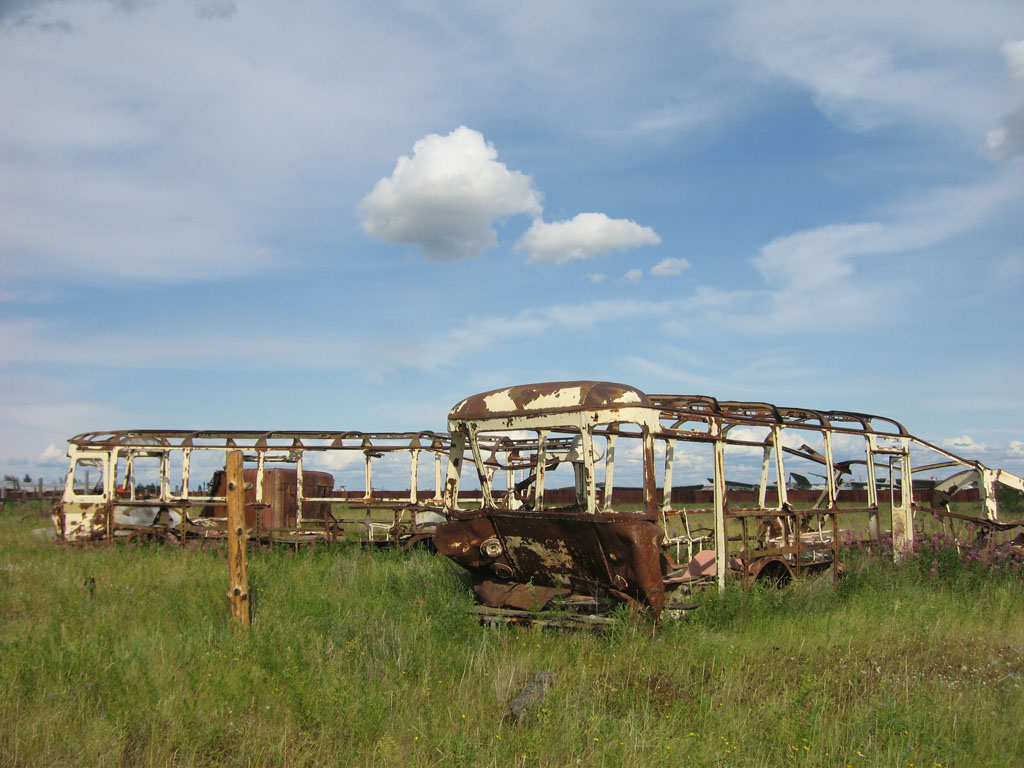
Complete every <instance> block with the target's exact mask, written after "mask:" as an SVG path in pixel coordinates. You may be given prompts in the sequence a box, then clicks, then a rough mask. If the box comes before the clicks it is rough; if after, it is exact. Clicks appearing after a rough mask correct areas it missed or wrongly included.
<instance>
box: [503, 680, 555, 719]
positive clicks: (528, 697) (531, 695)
mask: <svg viewBox="0 0 1024 768" xmlns="http://www.w3.org/2000/svg"><path fill="white" fill-rule="evenodd" d="M554 682H555V673H554V671H553V670H550V669H545V670H544V671H543V672H538V673H537V674H535V675H534V676H533V677H532V678H530V680H529V682H527V684H526V685H525V686H523V690H521V691H520V692H519V693H518V694H516V697H515V698H514V699H512V701H510V702H509V703H508V714H506V715H505V720H511V721H512V722H514V723H518V722H519V720H520V718H522V716H523V714H524V713H525V712H526V710H527V709H529V708H530V707H531V706H533V705H534V704H537V703H539V702H540V700H541V699H543V698H544V696H545V695H546V694H547V692H548V689H549V688H551V686H552V685H553V684H554Z"/></svg>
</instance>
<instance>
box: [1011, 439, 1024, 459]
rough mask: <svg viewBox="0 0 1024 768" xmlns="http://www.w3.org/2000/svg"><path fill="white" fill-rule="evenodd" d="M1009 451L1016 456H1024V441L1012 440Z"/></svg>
mask: <svg viewBox="0 0 1024 768" xmlns="http://www.w3.org/2000/svg"><path fill="white" fill-rule="evenodd" d="M1008 453H1009V454H1010V455H1011V456H1013V457H1014V458H1024V441H1021V440H1011V441H1010V449H1009V451H1008Z"/></svg>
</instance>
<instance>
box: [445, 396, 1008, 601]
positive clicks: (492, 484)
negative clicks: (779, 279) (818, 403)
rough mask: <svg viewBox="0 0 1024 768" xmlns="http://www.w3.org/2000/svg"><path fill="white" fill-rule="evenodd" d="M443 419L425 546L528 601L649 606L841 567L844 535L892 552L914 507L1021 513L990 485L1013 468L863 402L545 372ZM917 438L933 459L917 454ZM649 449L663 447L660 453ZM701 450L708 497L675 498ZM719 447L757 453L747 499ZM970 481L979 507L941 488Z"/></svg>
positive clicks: (946, 520) (486, 585) (484, 597)
mask: <svg viewBox="0 0 1024 768" xmlns="http://www.w3.org/2000/svg"><path fill="white" fill-rule="evenodd" d="M449 434H450V436H451V440H452V443H451V452H450V457H449V464H448V471H447V474H446V478H445V488H444V509H445V512H446V514H447V516H448V518H449V521H448V522H446V523H443V524H442V525H440V526H439V527H438V529H437V531H436V532H435V536H434V541H435V545H436V546H437V548H438V550H439V551H440V552H442V553H444V554H446V555H448V556H449V557H451V558H452V559H454V560H455V561H456V562H458V563H460V564H461V565H463V566H464V567H465V568H467V569H468V570H469V571H470V572H471V573H472V574H473V577H474V582H475V591H476V593H477V596H478V598H479V599H480V600H481V602H483V603H485V604H486V605H489V606H491V607H494V608H513V609H524V608H528V607H529V608H539V607H542V606H543V605H545V604H546V603H547V602H548V601H550V600H552V599H553V598H555V597H559V596H562V597H564V596H565V595H566V593H569V594H570V595H572V594H576V595H579V594H581V593H582V594H584V595H589V597H590V598H591V599H597V598H599V597H602V596H610V597H612V598H615V599H619V600H625V601H627V602H631V603H635V604H637V605H640V606H642V607H644V608H646V609H648V610H650V611H651V612H652V613H653V614H654V615H655V616H657V615H658V614H659V613H660V612H661V610H662V608H663V607H664V606H665V605H666V595H669V596H671V595H672V594H673V592H674V591H679V590H686V589H688V588H689V587H691V586H692V585H694V584H698V583H712V584H717V585H718V586H719V587H720V588H724V587H725V585H726V583H727V581H728V580H730V579H739V580H741V581H742V583H743V584H745V585H747V584H750V583H751V582H753V581H754V580H756V579H758V578H759V577H760V578H771V579H774V580H779V581H784V580H788V579H789V578H791V577H796V576H800V575H801V574H802V573H805V572H809V571H819V570H825V569H831V570H832V572H833V574H834V575H835V574H837V569H838V559H839V549H840V547H841V546H845V545H847V544H851V543H855V542H864V543H868V544H873V545H878V546H879V547H881V545H882V544H883V543H886V544H888V540H889V539H891V546H892V552H893V555H894V556H895V557H897V558H898V557H900V556H901V554H902V553H904V552H905V551H906V550H907V549H908V548H909V547H910V546H911V545H912V544H913V541H914V535H915V533H914V519H915V513H929V514H935V515H937V516H939V517H940V519H942V521H943V525H944V526H945V525H947V524H949V525H950V526H952V525H953V523H954V521H959V522H970V523H974V524H976V525H977V526H980V527H981V529H983V530H991V529H1005V528H1009V527H1013V526H1017V525H1021V524H1024V520H1018V521H1009V522H1005V521H1000V520H999V514H998V503H997V497H996V485H997V483H1002V484H1005V485H1007V486H1009V487H1012V488H1015V489H1017V490H1024V481H1022V479H1021V478H1020V477H1018V476H1016V475H1012V474H1010V473H1007V472H1002V471H999V470H991V469H988V468H987V467H985V466H983V465H982V464H980V463H979V462H976V461H972V460H968V459H964V458H961V457H959V456H956V455H954V454H952V453H950V452H949V451H946V450H945V449H943V448H941V447H938V446H936V445H933V444H931V443H928V442H926V441H924V440H921V439H919V438H916V437H914V436H913V435H911V434H909V433H908V432H907V431H906V429H905V428H904V427H903V426H902V425H901V424H899V423H898V422H896V421H893V420H891V419H886V418H882V417H877V416H870V415H866V414H859V413H849V412H842V411H814V410H808V409H802V408H780V407H776V406H773V405H769V404H767V403H754V402H726V401H718V400H716V399H714V398H711V397H705V396H688V395H646V394H645V393H643V392H641V391H640V390H638V389H635V388H633V387H629V386H625V385H621V384H612V383H607V382H592V381H577V382H556V383H549V384H533V385H526V386H521V387H509V388H504V389H499V390H493V391H490V392H485V393H482V394H479V395H475V396H473V397H470V398H467V399H465V400H463V401H462V402H460V403H458V404H457V405H456V406H455V407H454V408H453V409H452V411H451V413H450V414H449ZM509 435H511V436H513V438H509V437H508V436H509ZM503 440H504V442H503ZM812 443H813V444H815V445H813V446H812V445H811V444H812ZM553 446H554V447H556V450H555V451H554V452H552V450H551V448H552V447H553ZM567 446H568V447H567ZM627 446H629V447H627ZM840 447H841V448H842V453H843V454H844V457H843V459H842V460H838V459H837V457H836V452H837V448H840ZM912 447H913V448H915V449H917V450H920V451H923V452H925V453H928V454H930V459H931V460H930V461H928V462H927V463H923V464H921V465H920V466H916V467H914V466H912V465H911V448H912ZM624 448H626V451H625V452H624V450H623V449H624ZM656 448H657V451H656ZM601 449H603V461H601V458H602V457H601V455H600V453H601ZM656 453H658V454H660V455H663V456H664V463H663V465H662V466H656ZM701 454H703V459H704V463H705V464H706V465H708V466H710V467H711V468H712V474H713V477H712V478H711V484H712V490H713V495H712V500H711V501H712V503H711V505H710V506H701V505H699V504H697V505H692V504H691V505H687V506H679V507H677V506H674V505H673V498H672V495H673V494H672V488H673V474H674V472H675V471H676V469H677V467H679V466H680V465H683V466H687V465H689V466H694V465H697V466H700V465H701V464H700V462H699V461H698V462H696V463H695V461H694V457H695V456H697V457H698V459H699V458H700V455H701ZM617 455H620V456H624V458H627V459H632V460H633V461H632V463H633V464H634V466H635V465H636V464H637V463H639V479H640V485H641V488H640V491H641V495H640V499H639V504H638V505H633V506H638V507H639V508H635V509H627V508H625V506H624V505H620V504H618V503H617V489H616V485H615V473H616V456H617ZM730 455H732V456H736V455H738V456H740V457H743V456H746V457H747V458H748V459H750V460H751V461H752V462H753V463H754V464H755V465H756V464H760V467H759V469H760V481H759V483H757V484H750V488H751V490H752V491H756V498H755V499H752V500H751V499H749V498H743V496H744V494H738V493H735V492H734V491H733V490H731V488H730V485H729V483H727V481H726V459H727V456H730ZM465 460H469V461H471V463H472V465H473V466H474V467H475V470H476V475H477V477H478V479H479V483H480V486H481V488H482V493H481V498H480V503H479V506H478V507H476V508H460V507H459V503H458V502H459V496H458V494H459V488H460V483H461V482H462V469H463V462H464V461H465ZM562 463H569V464H571V467H572V478H573V495H572V497H571V498H570V499H568V500H565V501H564V502H563V503H561V504H559V503H558V502H557V501H553V499H554V496H555V494H552V493H550V492H548V493H546V487H548V486H549V483H550V481H549V479H548V475H549V474H551V473H552V472H553V471H554V470H556V469H557V467H558V466H559V465H560V464H562ZM620 463H621V461H620ZM795 463H800V467H801V468H804V471H806V467H807V466H810V467H812V468H816V469H818V470H819V472H818V474H819V475H820V476H821V477H822V478H823V480H824V482H823V483H822V484H821V487H820V489H818V492H817V496H816V498H815V499H814V500H813V501H811V502H810V503H809V506H807V507H806V508H800V507H798V506H797V505H796V504H795V503H794V501H793V500H792V499H791V496H795V495H796V493H795V492H791V491H790V489H789V488H787V484H786V479H787V469H791V468H792V467H793V465H794V464H795ZM854 467H858V468H859V469H862V470H863V472H864V473H865V474H866V481H865V482H863V483H861V485H862V486H863V490H862V491H861V492H860V494H859V495H860V496H861V497H862V499H861V503H857V502H854V503H844V505H843V506H840V504H839V497H840V489H841V487H842V486H843V485H844V484H848V483H849V482H850V480H851V479H852V475H853V468H854ZM657 469H661V483H660V484H659V482H658V480H657V477H656V476H657V474H658V472H657V471H656V470H657ZM599 471H600V472H601V474H603V479H602V481H601V482H599V481H598V475H599ZM951 471H953V472H954V474H950V475H949V476H948V477H946V478H945V479H943V480H940V481H938V482H935V481H931V480H929V481H926V482H921V481H920V480H919V481H918V486H924V485H928V486H930V489H929V490H930V497H929V498H928V499H927V502H928V503H918V502H916V501H915V498H914V484H915V479H914V475H915V474H918V475H919V476H923V475H924V474H925V473H927V474H929V475H932V477H934V473H936V472H938V473H939V474H942V473H944V472H945V473H948V472H951ZM773 481H774V482H773ZM969 484H975V485H976V486H977V488H978V491H979V495H980V500H981V514H980V515H978V514H964V513H963V512H961V511H954V509H953V508H952V506H951V503H950V501H951V498H952V497H953V494H954V493H955V492H956V491H957V490H958V489H961V488H964V487H965V486H967V485H969ZM659 486H660V487H659ZM745 495H746V496H748V497H749V496H750V495H752V493H748V494H745ZM921 517H922V518H923V517H924V515H921ZM858 518H859V520H860V521H862V522H864V523H866V524H865V525H863V526H861V527H860V529H858V528H856V527H850V526H843V525H841V521H843V520H847V521H853V520H857V519H858ZM684 554H685V557H684V556H683V555H684Z"/></svg>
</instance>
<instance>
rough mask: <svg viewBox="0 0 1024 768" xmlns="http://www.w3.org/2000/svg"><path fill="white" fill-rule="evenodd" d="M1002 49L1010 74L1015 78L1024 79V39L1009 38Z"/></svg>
mask: <svg viewBox="0 0 1024 768" xmlns="http://www.w3.org/2000/svg"><path fill="white" fill-rule="evenodd" d="M1002 51H1003V57H1004V58H1005V59H1006V68H1007V69H1009V70H1010V76H1011V77H1012V78H1014V79H1015V80H1024V40H1009V41H1007V42H1005V43H1003V48H1002Z"/></svg>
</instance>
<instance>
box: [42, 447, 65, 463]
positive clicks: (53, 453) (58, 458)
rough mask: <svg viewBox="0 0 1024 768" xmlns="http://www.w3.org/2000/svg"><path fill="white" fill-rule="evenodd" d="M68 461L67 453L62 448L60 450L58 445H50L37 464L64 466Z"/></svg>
mask: <svg viewBox="0 0 1024 768" xmlns="http://www.w3.org/2000/svg"><path fill="white" fill-rule="evenodd" d="M66 461H67V452H66V451H64V450H63V449H61V448H58V447H57V445H56V443H50V444H49V445H48V446H46V448H45V449H44V450H43V452H42V453H41V454H39V458H38V459H36V462H37V463H39V464H64V463H65V462H66Z"/></svg>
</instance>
